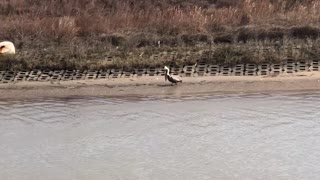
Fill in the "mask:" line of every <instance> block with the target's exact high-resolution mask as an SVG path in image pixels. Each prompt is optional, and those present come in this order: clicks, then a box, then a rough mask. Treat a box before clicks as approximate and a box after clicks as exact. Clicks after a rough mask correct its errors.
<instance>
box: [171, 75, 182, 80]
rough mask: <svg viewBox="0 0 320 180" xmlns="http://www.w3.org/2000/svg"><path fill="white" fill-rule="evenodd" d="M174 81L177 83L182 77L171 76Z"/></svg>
mask: <svg viewBox="0 0 320 180" xmlns="http://www.w3.org/2000/svg"><path fill="white" fill-rule="evenodd" d="M171 77H172V79H174V80H176V81H181V77H180V76H171Z"/></svg>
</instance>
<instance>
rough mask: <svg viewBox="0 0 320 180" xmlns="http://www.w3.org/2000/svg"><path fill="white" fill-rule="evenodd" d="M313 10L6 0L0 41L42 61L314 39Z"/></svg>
mask: <svg viewBox="0 0 320 180" xmlns="http://www.w3.org/2000/svg"><path fill="white" fill-rule="evenodd" d="M319 9H320V1H318V0H198V1H195V0H186V1H183V2H181V1H178V0H163V1H151V0H7V1H0V18H1V24H0V41H1V40H10V41H13V42H14V43H15V44H16V46H17V49H18V57H20V58H24V59H28V58H32V59H39V62H40V61H42V60H43V59H44V58H47V59H50V58H51V59H59V58H62V59H63V58H73V59H79V60H81V61H82V59H88V58H97V57H100V58H101V57H104V56H105V55H106V54H107V53H106V52H108V51H110V49H114V48H120V49H123V50H126V51H132V49H133V48H141V47H146V46H152V47H157V46H166V45H167V46H180V47H183V46H186V45H188V46H190V45H196V44H197V43H211V41H213V42H217V43H219V42H223V43H226V42H227V43H233V42H239V41H242V42H247V41H249V40H265V39H277V40H279V39H280V40H282V39H283V38H287V39H295V38H298V39H308V38H309V39H310V38H311V39H317V38H319V33H320V30H319V29H320V11H319ZM198 37H206V38H198ZM226 38H227V39H226ZM201 39H202V40H201ZM203 39H205V40H203ZM159 42H160V44H159ZM56 61H57V64H59V62H60V61H59V60H56Z"/></svg>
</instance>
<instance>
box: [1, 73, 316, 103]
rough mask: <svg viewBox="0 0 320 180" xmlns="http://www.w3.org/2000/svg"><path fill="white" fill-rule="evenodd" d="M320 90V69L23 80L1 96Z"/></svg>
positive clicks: (3, 90)
mask: <svg viewBox="0 0 320 180" xmlns="http://www.w3.org/2000/svg"><path fill="white" fill-rule="evenodd" d="M312 90H320V73H319V72H305V73H297V74H288V75H281V76H277V77H268V76H252V77H248V76H239V77H235V76H234V77H230V76H225V77H224V76H211V77H188V78H187V77H185V78H183V83H182V84H179V85H177V86H172V85H170V83H168V82H165V81H164V79H163V77H140V78H130V79H105V80H85V81H84V80H81V81H60V82H19V83H15V84H0V94H1V96H0V99H33V98H46V97H70V96H109V97H117V96H152V95H177V96H179V95H188V94H195V93H199V94H200V93H207V94H210V93H252V92H268V91H312Z"/></svg>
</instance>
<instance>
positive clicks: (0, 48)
mask: <svg viewBox="0 0 320 180" xmlns="http://www.w3.org/2000/svg"><path fill="white" fill-rule="evenodd" d="M15 53H16V49H15V47H14V45H13V43H12V42H9V41H3V42H0V54H15Z"/></svg>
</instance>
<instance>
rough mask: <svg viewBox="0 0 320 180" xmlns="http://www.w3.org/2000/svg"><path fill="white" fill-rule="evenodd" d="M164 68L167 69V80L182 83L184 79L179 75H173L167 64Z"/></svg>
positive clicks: (165, 75) (165, 76)
mask: <svg viewBox="0 0 320 180" xmlns="http://www.w3.org/2000/svg"><path fill="white" fill-rule="evenodd" d="M164 70H165V74H164V78H165V80H166V81H167V80H168V81H170V82H171V83H173V84H177V83H178V82H180V83H182V80H181V79H180V78H179V77H178V76H173V75H171V74H170V69H169V68H168V67H167V66H165V67H164Z"/></svg>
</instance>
